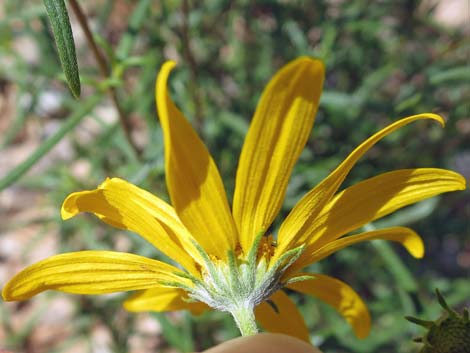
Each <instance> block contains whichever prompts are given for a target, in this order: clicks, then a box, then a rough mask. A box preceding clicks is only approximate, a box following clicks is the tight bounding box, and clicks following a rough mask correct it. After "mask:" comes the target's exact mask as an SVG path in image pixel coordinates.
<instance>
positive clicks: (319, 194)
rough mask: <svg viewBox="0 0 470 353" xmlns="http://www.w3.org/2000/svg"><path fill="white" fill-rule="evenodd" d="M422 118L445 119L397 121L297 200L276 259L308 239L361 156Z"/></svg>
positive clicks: (283, 227)
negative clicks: (310, 230) (320, 215)
mask: <svg viewBox="0 0 470 353" xmlns="http://www.w3.org/2000/svg"><path fill="white" fill-rule="evenodd" d="M420 119H432V120H435V121H437V122H439V123H440V124H441V125H444V120H443V119H442V118H441V117H440V116H438V115H435V114H431V113H428V114H419V115H413V116H410V117H408V118H404V119H401V120H398V121H396V122H395V123H393V124H390V125H389V126H387V127H385V128H384V129H382V130H380V131H379V132H377V133H376V134H374V135H373V136H371V137H370V138H368V139H367V140H366V141H364V142H363V143H361V144H360V145H359V146H358V147H357V148H356V149H355V150H354V151H353V152H351V153H350V154H349V156H348V157H347V158H346V159H345V160H344V161H343V162H342V163H341V164H340V165H339V166H338V167H337V168H336V169H335V170H334V171H333V172H332V173H330V175H328V177H326V178H325V179H324V180H323V181H322V182H321V183H320V184H318V185H317V186H316V187H314V188H313V189H312V190H310V191H309V192H308V193H307V194H306V195H305V196H304V197H303V198H302V199H301V200H300V201H299V202H298V203H297V205H296V206H295V207H294V208H293V209H292V211H291V212H290V213H289V215H288V216H287V218H286V219H285V221H284V222H283V223H282V225H281V228H280V229H279V236H278V250H277V251H276V254H275V256H274V258H273V261H275V260H276V259H277V258H278V257H279V256H280V254H283V253H284V252H285V251H286V250H288V249H291V248H293V247H296V246H297V245H299V244H301V243H303V242H304V241H305V240H306V239H307V238H308V236H309V235H307V234H306V229H309V228H311V227H312V226H313V225H314V224H315V222H316V218H317V215H318V213H319V212H320V211H321V209H322V208H323V206H324V205H325V204H326V203H327V202H328V201H329V200H330V198H331V197H332V196H333V194H334V193H335V192H336V191H337V190H338V188H339V187H340V185H341V183H342V182H343V180H344V179H345V178H346V176H347V175H348V173H349V171H350V170H351V168H352V167H353V166H354V165H355V164H356V162H357V161H358V160H359V158H361V157H362V156H363V155H364V154H365V153H366V152H367V151H368V150H369V149H370V148H371V147H372V146H374V145H375V144H376V143H377V142H378V141H380V140H381V139H382V138H384V137H385V136H387V135H389V134H390V133H392V132H394V131H396V130H398V129H399V128H401V127H403V126H405V125H408V124H410V123H412V122H413V121H416V120H420Z"/></svg>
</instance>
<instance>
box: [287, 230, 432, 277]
mask: <svg viewBox="0 0 470 353" xmlns="http://www.w3.org/2000/svg"><path fill="white" fill-rule="evenodd" d="M375 239H382V240H390V241H395V242H398V243H400V244H402V245H403V246H404V247H405V248H406V250H408V252H409V253H410V254H411V255H412V256H414V257H415V258H422V257H423V256H424V244H423V240H422V239H421V237H420V236H419V235H418V234H416V233H415V232H414V231H412V230H411V229H409V228H405V227H391V228H385V229H380V230H374V231H370V232H364V233H360V234H355V235H350V236H346V237H343V238H340V239H338V240H335V241H332V242H330V243H327V244H326V245H324V246H322V247H321V248H320V249H318V248H317V244H311V245H309V246H307V247H306V248H305V251H304V252H303V253H302V256H301V257H300V258H299V259H298V260H297V261H296V262H295V264H293V265H292V266H291V267H290V268H289V269H288V273H286V275H287V276H288V275H289V274H290V273H295V271H296V270H299V269H302V268H304V267H305V266H307V265H309V264H311V263H313V262H317V261H320V260H321V259H324V258H325V257H327V256H330V255H331V254H333V253H335V252H337V251H339V250H341V249H344V248H345V247H348V246H351V245H354V244H357V243H361V242H364V241H368V240H375Z"/></svg>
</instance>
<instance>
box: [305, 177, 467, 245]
mask: <svg viewBox="0 0 470 353" xmlns="http://www.w3.org/2000/svg"><path fill="white" fill-rule="evenodd" d="M463 189H465V179H464V178H463V177H462V176H461V175H460V174H458V173H455V172H452V171H450V170H445V169H435V168H419V169H402V170H396V171H393V172H389V173H384V174H381V175H378V176H376V177H373V178H370V179H366V180H364V181H362V182H360V183H357V184H355V185H353V186H351V187H349V188H347V189H345V190H343V191H342V192H340V193H338V194H337V195H336V196H335V197H334V198H333V199H332V200H331V201H330V202H329V203H328V204H327V205H326V206H325V207H324V209H323V210H322V211H321V212H320V214H319V215H318V216H317V218H316V219H315V222H314V224H312V226H311V227H310V228H307V229H305V230H304V234H303V235H302V239H304V241H305V243H306V244H312V245H313V244H315V247H316V248H317V249H318V248H319V247H321V246H322V245H324V244H326V243H328V242H330V241H331V240H334V239H337V238H338V237H340V236H342V235H344V234H346V233H348V232H350V231H352V230H354V229H357V228H359V227H361V226H363V225H364V224H367V223H369V222H372V221H374V220H376V219H378V218H381V217H383V216H386V215H388V214H390V213H392V212H394V211H396V210H398V209H399V208H402V207H404V206H408V205H411V204H413V203H416V202H418V201H421V200H424V199H426V198H429V197H432V196H435V195H439V194H442V193H444V192H450V191H455V190H463Z"/></svg>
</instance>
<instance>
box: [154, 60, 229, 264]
mask: <svg viewBox="0 0 470 353" xmlns="http://www.w3.org/2000/svg"><path fill="white" fill-rule="evenodd" d="M174 66H175V63H174V62H166V63H165V64H164V65H163V67H162V68H161V70H160V73H159V75H158V78H157V85H156V99H157V110H158V116H159V117H160V122H161V124H162V129H163V136H164V142H165V168H166V183H167V186H168V191H169V194H170V197H171V202H172V204H173V207H174V208H175V209H176V212H177V214H178V216H179V217H180V219H181V221H182V222H183V223H184V225H185V226H186V227H187V228H188V230H189V231H190V232H191V234H192V235H193V236H194V238H195V239H196V240H197V242H198V243H199V244H201V246H202V247H203V248H204V249H205V250H206V252H207V253H209V254H212V255H215V256H218V257H219V258H226V256H227V252H228V250H229V249H234V248H235V246H236V243H237V238H238V235H237V231H236V228H235V223H234V222H233V217H232V215H231V212H230V209H229V205H228V202H227V196H226V194H225V190H224V186H223V184H222V180H221V179H220V175H219V171H218V170H217V167H216V165H215V163H214V161H213V160H212V157H211V156H210V155H209V152H208V151H207V148H206V147H205V146H204V144H203V143H202V141H201V140H200V139H199V137H198V136H197V134H196V132H195V131H194V130H193V128H192V127H191V125H190V124H189V122H188V121H187V120H186V119H185V117H184V116H183V114H182V113H181V112H180V111H179V110H178V108H176V106H175V105H174V103H173V101H172V100H171V98H170V95H169V94H168V88H167V82H168V77H169V75H170V72H171V70H172V69H173V67H174Z"/></svg>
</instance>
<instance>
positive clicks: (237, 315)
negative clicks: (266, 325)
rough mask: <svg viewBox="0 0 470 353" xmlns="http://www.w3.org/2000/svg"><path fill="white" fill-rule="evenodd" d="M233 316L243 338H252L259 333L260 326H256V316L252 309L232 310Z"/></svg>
mask: <svg viewBox="0 0 470 353" xmlns="http://www.w3.org/2000/svg"><path fill="white" fill-rule="evenodd" d="M231 314H232V316H233V318H234V319H235V322H236V324H237V326H238V329H239V330H240V333H241V334H242V336H251V335H255V334H257V333H258V326H256V320H255V314H254V312H253V308H252V307H249V306H241V307H238V308H235V309H234V310H232V311H231Z"/></svg>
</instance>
